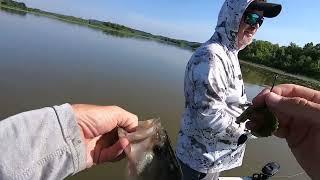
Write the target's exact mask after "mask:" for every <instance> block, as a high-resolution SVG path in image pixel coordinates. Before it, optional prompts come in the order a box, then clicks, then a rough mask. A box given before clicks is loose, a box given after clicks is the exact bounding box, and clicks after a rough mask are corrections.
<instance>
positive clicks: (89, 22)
mask: <svg viewBox="0 0 320 180" xmlns="http://www.w3.org/2000/svg"><path fill="white" fill-rule="evenodd" d="M0 7H2V8H7V9H11V10H16V11H22V12H26V13H31V14H34V15H40V16H45V17H48V18H53V19H57V20H61V21H65V22H68V23H73V24H78V25H84V26H88V27H90V28H93V29H99V30H102V31H104V32H106V33H114V34H117V35H119V36H124V37H138V38H143V39H148V40H154V41H158V42H161V43H166V44H171V45H175V46H178V47H180V48H187V49H190V50H195V49H196V48H198V47H199V46H200V45H201V43H198V42H188V41H185V40H177V39H172V38H168V37H164V36H157V35H153V34H151V33H147V32H143V31H139V30H135V29H132V28H128V27H126V26H122V25H119V24H115V23H110V22H103V21H98V20H93V19H82V18H77V17H73V16H66V15H61V14H56V13H51V12H46V11H42V10H39V9H33V8H27V7H26V9H21V8H17V7H12V6H7V5H3V4H0ZM240 62H241V63H243V64H247V65H250V66H254V67H256V68H260V69H264V70H268V71H272V72H275V73H277V74H280V75H283V76H288V77H291V78H295V79H298V80H301V81H306V82H308V83H307V84H309V85H308V86H311V87H313V88H317V89H320V81H318V80H316V79H312V78H309V77H306V76H301V75H294V74H290V73H286V72H284V71H282V70H279V69H274V68H271V67H268V66H264V65H261V64H256V63H252V62H249V61H244V60H240ZM310 83H311V85H310Z"/></svg>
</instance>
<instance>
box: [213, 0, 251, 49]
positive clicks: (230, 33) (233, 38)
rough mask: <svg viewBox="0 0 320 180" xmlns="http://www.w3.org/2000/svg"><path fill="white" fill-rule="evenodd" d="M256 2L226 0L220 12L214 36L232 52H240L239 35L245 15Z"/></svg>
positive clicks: (249, 0)
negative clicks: (238, 45)
mask: <svg viewBox="0 0 320 180" xmlns="http://www.w3.org/2000/svg"><path fill="white" fill-rule="evenodd" d="M253 1H254V0H226V1H225V2H224V4H223V6H222V8H221V10H220V13H219V17H218V23H217V26H216V29H215V34H214V36H218V37H219V38H221V40H222V42H221V43H222V44H223V45H225V46H227V47H228V49H230V50H239V48H238V47H237V41H238V40H237V34H238V31H239V25H240V21H241V18H242V15H243V13H244V12H245V10H246V9H247V7H248V6H249V4H250V3H251V2H253Z"/></svg>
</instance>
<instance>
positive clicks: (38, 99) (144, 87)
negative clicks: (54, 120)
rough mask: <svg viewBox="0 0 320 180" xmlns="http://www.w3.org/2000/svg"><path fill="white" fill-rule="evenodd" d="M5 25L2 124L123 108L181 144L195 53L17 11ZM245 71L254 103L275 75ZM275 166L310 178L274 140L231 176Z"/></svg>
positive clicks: (103, 175)
mask: <svg viewBox="0 0 320 180" xmlns="http://www.w3.org/2000/svg"><path fill="white" fill-rule="evenodd" d="M0 27H1V28H0V60H1V61H0V62H1V65H0V89H1V93H0V100H1V101H0V109H1V114H0V118H1V119H3V118H5V117H8V116H10V115H13V114H15V113H18V112H22V111H26V110H31V109H36V108H40V107H43V106H52V105H55V104H63V103H66V102H68V103H88V104H100V105H119V106H121V107H123V108H125V109H127V110H128V111H131V112H133V113H135V114H137V115H138V116H139V118H140V119H147V118H152V117H160V118H161V119H162V121H163V124H164V126H165V128H166V129H167V131H168V132H169V135H170V137H171V140H172V142H173V144H175V143H176V136H177V132H178V130H179V123H180V117H181V113H182V110H183V105H184V97H183V76H184V68H185V66H186V63H187V61H188V59H189V58H190V56H191V54H192V52H191V51H189V50H185V49H181V48H177V47H175V46H170V45H166V44H161V43H159V42H154V41H147V40H142V39H136V38H120V37H116V36H111V35H107V34H105V33H103V32H101V31H99V30H94V29H90V28H88V27H85V26H80V25H75V24H68V23H65V22H62V21H58V20H54V19H49V18H46V17H41V16H35V15H31V14H25V13H18V14H17V13H15V12H11V11H10V12H9V11H3V10H2V11H0ZM242 68H243V71H244V79H245V81H246V91H247V93H248V97H249V98H250V99H251V98H252V97H254V96H255V95H256V94H257V93H258V92H259V91H260V90H261V89H263V87H264V86H265V85H270V83H271V79H272V76H271V75H272V73H270V72H264V71H261V70H256V69H255V68H252V67H250V66H243V67H242ZM269 161H276V162H278V163H279V164H280V165H281V170H280V172H279V173H278V174H277V178H276V179H288V178H287V176H293V175H295V174H297V173H300V172H303V170H302V169H301V168H300V166H299V165H298V163H297V162H296V161H295V159H294V157H293V156H292V155H291V152H290V150H289V149H288V148H287V145H286V142H285V141H284V140H280V139H278V138H275V137H270V138H262V139H255V140H252V141H250V142H249V143H248V146H247V151H246V155H245V160H244V163H243V166H242V167H240V168H236V169H233V170H231V171H227V172H225V173H224V175H225V176H243V175H251V174H252V173H255V172H260V169H261V167H262V166H263V165H264V164H265V163H267V162H269ZM125 167H126V166H125V161H121V162H118V163H108V164H105V165H102V166H98V167H95V168H92V169H90V170H86V171H84V172H81V173H79V174H77V175H75V176H73V177H71V178H69V179H118V180H121V179H124V174H125ZM291 179H308V178H307V176H306V175H304V174H302V175H299V176H296V177H293V178H291Z"/></svg>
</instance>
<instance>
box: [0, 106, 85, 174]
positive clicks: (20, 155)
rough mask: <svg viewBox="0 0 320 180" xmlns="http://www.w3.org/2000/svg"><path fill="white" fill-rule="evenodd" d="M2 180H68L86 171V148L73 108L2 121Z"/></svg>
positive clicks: (57, 109) (43, 111) (26, 113)
mask: <svg viewBox="0 0 320 180" xmlns="http://www.w3.org/2000/svg"><path fill="white" fill-rule="evenodd" d="M0 139H1V143H0V150H1V156H0V179H33V180H37V179H46V180H47V179H49V180H50V179H64V178H66V177H67V176H69V175H72V174H75V173H77V172H79V171H81V170H83V169H84V168H85V164H86V159H85V158H86V157H85V154H86V153H85V145H84V142H83V140H82V138H81V134H80V128H79V127H78V125H77V122H76V120H75V116H74V113H73V110H72V107H71V106H70V105H69V104H64V105H61V106H54V107H47V108H43V109H38V110H33V111H29V112H24V113H20V114H17V115H15V116H12V117H9V118H7V119H4V120H2V121H0Z"/></svg>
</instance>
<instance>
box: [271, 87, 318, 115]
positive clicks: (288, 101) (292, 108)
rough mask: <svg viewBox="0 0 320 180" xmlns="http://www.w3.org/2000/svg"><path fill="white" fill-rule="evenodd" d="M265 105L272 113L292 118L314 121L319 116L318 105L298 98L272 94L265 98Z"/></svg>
mask: <svg viewBox="0 0 320 180" xmlns="http://www.w3.org/2000/svg"><path fill="white" fill-rule="evenodd" d="M266 104H267V106H268V107H269V108H271V110H273V111H274V112H280V113H284V114H286V115H288V116H289V117H294V118H304V119H314V118H315V117H318V116H319V115H320V105H319V104H316V103H313V102H311V101H308V100H306V99H304V98H300V97H283V96H280V95H277V94H275V93H273V92H271V93H269V95H267V97H266Z"/></svg>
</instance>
